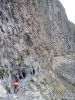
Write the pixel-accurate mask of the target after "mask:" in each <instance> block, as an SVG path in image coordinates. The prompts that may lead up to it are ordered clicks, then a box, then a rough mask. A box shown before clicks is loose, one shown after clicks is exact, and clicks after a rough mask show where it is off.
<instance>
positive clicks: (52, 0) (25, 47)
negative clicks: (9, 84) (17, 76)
mask: <svg viewBox="0 0 75 100" xmlns="http://www.w3.org/2000/svg"><path fill="white" fill-rule="evenodd" d="M74 53H75V25H74V24H73V23H71V22H69V21H68V19H67V16H66V14H65V9H64V8H63V6H62V4H61V3H60V2H59V1H58V0H0V67H1V66H5V65H6V66H7V67H8V69H10V68H13V69H15V70H17V69H19V68H23V67H28V68H31V67H32V66H34V67H35V69H37V67H39V68H40V69H41V70H43V72H41V74H42V75H40V77H41V78H42V79H44V80H42V81H43V82H44V85H45V86H46V87H47V86H48V88H49V90H47V93H48V95H52V99H51V100H56V99H57V100H63V99H64V98H65V97H67V98H68V100H75V99H74V98H75V75H74V74H75V63H74V61H75V54H74ZM64 70H65V71H64ZM67 71H68V72H67ZM44 74H45V76H44V77H43V75H44ZM53 75H55V76H57V78H56V77H55V76H53ZM72 76H73V77H72ZM61 77H62V78H61ZM48 78H49V79H50V80H49V79H48ZM37 79H38V80H39V81H41V80H40V79H39V78H37ZM51 79H52V80H51ZM43 82H42V83H43ZM64 82H65V83H64ZM65 84H68V86H67V87H65V86H64V85H65ZM70 85H71V86H70ZM69 86H70V89H68V88H69ZM72 88H74V90H73V91H72ZM52 91H54V92H52ZM43 95H45V94H44V93H43ZM53 96H54V97H53ZM44 98H45V99H44V100H46V99H47V100H50V98H48V96H46V97H44ZM55 98H56V99H55ZM42 100H43V99H42ZM64 100H66V99H64Z"/></svg>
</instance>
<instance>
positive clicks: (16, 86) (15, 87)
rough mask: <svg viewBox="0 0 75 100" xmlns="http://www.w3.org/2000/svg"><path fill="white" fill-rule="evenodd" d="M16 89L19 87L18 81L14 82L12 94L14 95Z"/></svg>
mask: <svg viewBox="0 0 75 100" xmlns="http://www.w3.org/2000/svg"><path fill="white" fill-rule="evenodd" d="M18 87H19V84H18V80H16V79H15V80H14V93H16V92H17V91H18Z"/></svg>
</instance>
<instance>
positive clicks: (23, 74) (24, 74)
mask: <svg viewBox="0 0 75 100" xmlns="http://www.w3.org/2000/svg"><path fill="white" fill-rule="evenodd" d="M22 76H23V78H25V77H26V72H25V70H23V71H22Z"/></svg>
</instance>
